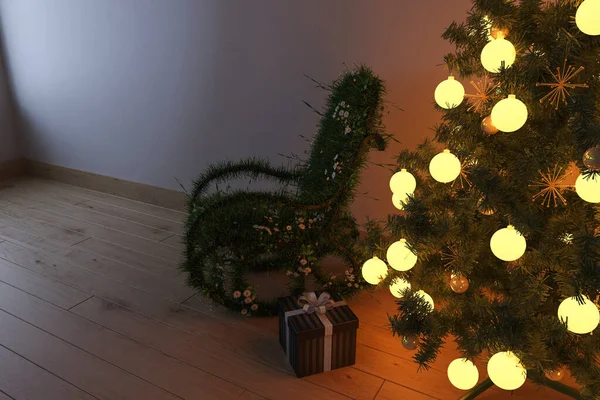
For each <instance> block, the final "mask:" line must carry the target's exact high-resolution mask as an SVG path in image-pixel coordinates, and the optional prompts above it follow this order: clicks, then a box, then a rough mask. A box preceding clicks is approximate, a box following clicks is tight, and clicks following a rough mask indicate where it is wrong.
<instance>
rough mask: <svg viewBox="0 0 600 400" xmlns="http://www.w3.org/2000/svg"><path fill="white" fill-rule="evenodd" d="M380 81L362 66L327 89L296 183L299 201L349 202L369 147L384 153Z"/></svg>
mask: <svg viewBox="0 0 600 400" xmlns="http://www.w3.org/2000/svg"><path fill="white" fill-rule="evenodd" d="M384 94H385V88H384V85H383V82H382V81H381V80H380V79H379V78H378V77H377V76H376V75H375V74H374V73H373V72H372V71H371V70H370V69H369V68H367V67H358V68H356V69H354V70H351V71H347V72H346V73H344V74H343V75H342V76H340V78H339V79H338V80H336V81H335V82H334V83H333V84H332V85H331V86H330V94H329V97H328V99H327V104H326V106H325V110H324V115H323V116H322V118H321V121H320V123H319V129H318V132H317V134H316V136H315V138H314V141H313V143H312V148H311V152H310V156H309V159H308V161H307V164H306V166H305V168H304V170H303V171H302V174H301V176H300V179H299V182H298V197H299V200H300V201H302V202H303V203H310V204H321V203H326V202H332V206H333V207H334V208H339V207H343V206H345V205H347V203H348V202H350V201H351V199H352V192H353V189H354V188H355V187H356V186H357V184H358V182H359V178H360V173H361V170H362V167H363V166H364V164H365V162H366V161H367V157H368V151H369V150H370V149H371V148H377V149H379V150H384V149H385V146H386V136H385V134H384V132H383V129H384V127H383V123H382V120H381V119H382V112H383V104H382V101H383V96H384Z"/></svg>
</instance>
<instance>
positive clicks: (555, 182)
mask: <svg viewBox="0 0 600 400" xmlns="http://www.w3.org/2000/svg"><path fill="white" fill-rule="evenodd" d="M569 175H570V173H567V174H562V168H559V167H558V166H556V167H554V170H550V169H549V170H548V172H546V173H543V172H541V171H540V176H541V178H540V180H539V181H537V182H535V183H534V184H533V185H530V186H532V187H537V188H541V190H540V191H539V192H538V193H536V194H535V195H533V198H532V200H533V201H535V200H537V199H539V198H541V199H542V206H546V207H550V204H551V203H554V207H558V203H559V202H561V203H562V204H563V205H566V204H567V199H565V198H564V196H563V195H562V193H561V192H562V189H563V188H564V187H567V186H568V185H563V184H562V183H563V182H564V181H565V179H566V178H567V177H568V176H569Z"/></svg>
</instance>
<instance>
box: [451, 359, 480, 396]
mask: <svg viewBox="0 0 600 400" xmlns="http://www.w3.org/2000/svg"><path fill="white" fill-rule="evenodd" d="M448 379H449V380H450V383H451V384H452V385H454V387H456V388H457V389H460V390H470V389H473V388H474V387H475V385H477V381H478V380H479V370H478V369H477V367H476V366H475V364H473V363H472V362H471V361H469V360H467V359H466V358H457V359H456V360H454V361H452V362H451V363H450V365H448Z"/></svg>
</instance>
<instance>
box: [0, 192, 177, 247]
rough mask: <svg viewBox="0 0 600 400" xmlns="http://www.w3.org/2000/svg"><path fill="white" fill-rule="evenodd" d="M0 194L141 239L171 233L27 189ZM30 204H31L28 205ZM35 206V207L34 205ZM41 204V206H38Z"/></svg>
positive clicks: (161, 236)
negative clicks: (63, 201)
mask: <svg viewBox="0 0 600 400" xmlns="http://www.w3.org/2000/svg"><path fill="white" fill-rule="evenodd" d="M2 193H6V194H9V195H10V196H11V198H14V199H15V200H16V199H19V202H20V203H24V202H28V206H27V207H28V208H36V207H37V209H40V208H41V209H43V210H46V211H51V212H53V213H55V214H60V215H64V216H68V217H70V218H76V219H79V220H82V221H87V222H91V223H94V224H97V225H100V226H104V227H107V228H111V229H114V230H117V231H120V232H124V233H129V234H130V235H134V236H139V237H143V238H145V239H149V240H153V241H156V242H159V241H161V240H163V239H166V238H168V237H169V236H171V235H172V234H173V233H172V232H168V231H165V230H162V229H156V228H152V227H148V226H145V225H140V224H136V223H134V222H131V221H125V220H122V219H119V218H115V217H111V216H109V215H104V214H100V213H97V212H95V211H92V210H89V209H84V208H79V207H75V206H73V205H69V204H65V203H61V202H59V201H56V199H53V198H51V197H46V196H45V195H43V194H41V193H37V191H35V190H31V189H30V188H27V187H20V186H17V187H14V188H10V189H3V190H2ZM29 203H32V204H29ZM34 204H37V205H34ZM40 204H41V205H40Z"/></svg>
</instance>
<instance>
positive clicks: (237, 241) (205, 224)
mask: <svg viewBox="0 0 600 400" xmlns="http://www.w3.org/2000/svg"><path fill="white" fill-rule="evenodd" d="M327 89H328V90H329V91H330V95H329V98H328V102H327V106H326V108H325V111H324V114H322V118H321V121H320V125H319V131H318V133H317V135H316V136H315V139H314V141H313V144H312V148H311V154H310V157H309V159H308V161H307V162H306V164H305V165H301V166H298V167H295V168H291V169H288V168H284V167H272V166H271V165H270V164H269V163H268V162H267V161H264V160H260V159H256V158H250V159H247V160H243V161H240V162H238V163H233V162H223V163H220V164H217V165H212V166H210V167H209V168H207V170H206V171H204V172H203V173H202V174H201V175H200V176H199V178H198V179H197V180H196V181H195V182H194V186H193V191H192V193H191V195H190V197H189V204H188V207H189V219H188V221H187V224H186V230H185V241H186V259H185V262H184V264H183V269H184V270H185V271H187V272H188V273H189V284H190V285H192V286H194V287H197V288H199V289H201V290H202V291H203V292H204V293H205V294H206V295H208V296H209V297H211V298H212V299H214V300H216V301H218V302H220V303H222V304H224V305H225V306H227V307H229V308H231V309H233V310H235V311H240V312H242V313H243V314H253V315H257V314H263V315H264V314H271V313H273V312H274V304H275V303H274V301H273V300H272V299H267V300H264V299H257V298H256V288H255V287H253V286H252V285H251V284H250V283H249V282H248V280H247V277H246V273H247V272H250V271H277V270H278V271H287V275H288V276H289V277H290V279H291V288H290V291H291V292H292V293H298V292H301V291H303V290H305V289H306V285H307V283H308V281H309V280H312V281H313V284H316V287H317V288H319V289H327V290H328V291H331V292H335V293H337V294H339V295H342V296H346V295H349V294H352V293H353V292H355V291H357V290H359V289H361V288H362V287H363V285H364V282H363V281H362V280H361V277H360V273H359V269H360V267H359V262H361V260H362V259H363V258H364V254H362V253H361V250H360V248H359V246H357V239H358V228H357V223H356V221H355V219H354V218H353V217H352V215H351V213H350V212H349V209H348V206H349V204H350V202H351V201H352V198H353V191H354V189H355V188H356V186H357V184H358V181H359V177H360V172H361V169H362V167H363V166H364V164H365V163H366V161H367V154H368V152H369V150H370V149H371V148H376V149H378V150H384V149H385V148H386V145H387V139H388V136H386V135H385V134H384V132H383V125H382V121H381V117H382V111H383V106H382V96H383V94H384V86H383V83H382V81H381V80H380V79H379V78H378V77H376V76H375V75H374V74H373V73H372V72H371V70H369V69H368V68H366V67H360V68H357V69H356V70H353V71H349V72H346V73H345V74H343V75H342V76H341V77H340V78H339V79H338V80H337V81H335V82H334V83H333V84H332V85H331V86H329V87H327ZM242 177H243V178H250V179H251V180H262V179H269V180H272V181H274V182H276V183H279V184H280V185H281V187H280V188H279V189H277V190H273V191H265V190H258V191H242V190H225V191H224V190H219V189H217V190H216V192H213V193H210V194H208V193H207V191H208V189H209V188H211V187H213V186H217V185H219V184H222V183H226V182H228V181H231V180H233V179H236V178H242ZM326 255H338V256H339V257H341V258H342V259H343V260H345V261H346V262H347V263H348V264H349V265H350V266H351V267H350V269H349V270H347V271H346V274H345V275H346V276H338V277H336V276H332V275H331V274H330V273H327V271H325V270H324V269H323V268H321V266H320V265H319V263H318V260H319V259H321V258H323V257H324V256H326Z"/></svg>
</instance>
